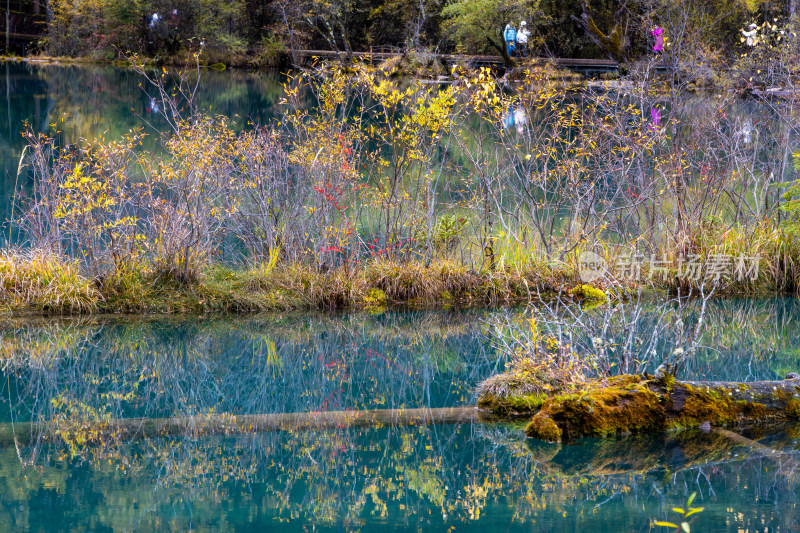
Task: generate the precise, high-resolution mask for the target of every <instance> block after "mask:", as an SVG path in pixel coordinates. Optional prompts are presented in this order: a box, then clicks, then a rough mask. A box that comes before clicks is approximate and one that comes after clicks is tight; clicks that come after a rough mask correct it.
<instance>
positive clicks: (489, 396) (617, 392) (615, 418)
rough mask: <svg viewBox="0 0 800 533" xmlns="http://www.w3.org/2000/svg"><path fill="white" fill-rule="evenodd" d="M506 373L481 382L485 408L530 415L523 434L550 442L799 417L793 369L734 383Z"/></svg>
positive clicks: (798, 383) (799, 386) (799, 388)
mask: <svg viewBox="0 0 800 533" xmlns="http://www.w3.org/2000/svg"><path fill="white" fill-rule="evenodd" d="M511 379H512V378H511V377H509V378H508V380H507V381H505V382H504V381H503V375H501V376H495V377H494V378H491V379H490V380H487V382H484V384H482V386H481V387H480V389H479V390H480V397H479V399H478V405H479V406H480V407H481V408H483V409H486V410H488V411H490V412H495V413H502V414H519V415H530V416H532V419H531V421H530V423H529V424H528V426H527V428H526V429H525V432H526V434H527V435H528V436H529V437H533V438H537V439H542V440H546V441H550V442H559V441H570V440H574V439H578V438H581V437H602V436H606V435H612V434H619V433H623V434H624V433H637V432H653V431H663V430H667V429H670V428H685V427H698V426H699V427H702V426H706V425H707V426H709V427H710V426H717V427H734V426H737V425H741V424H760V423H773V422H776V421H784V420H788V419H793V418H795V419H797V418H800V378H796V377H794V376H793V378H792V379H786V380H783V381H758V382H752V383H736V382H722V381H676V380H675V379H674V378H673V377H672V376H665V377H661V378H658V379H656V378H653V377H652V376H648V375H644V376H634V375H623V376H618V377H615V378H611V379H608V380H605V381H596V382H588V383H582V384H580V385H570V386H564V387H561V388H554V387H553V386H552V384H547V383H545V384H542V386H538V385H537V383H535V380H536V379H537V378H536V377H535V375H534V374H531V375H530V376H528V377H524V378H523V379H522V381H520V376H519V375H514V376H513V381H511ZM525 379H528V380H529V381H530V382H527V383H526V382H525V381H524V380H525ZM509 384H510V385H511V386H509ZM501 385H502V386H501ZM498 391H502V393H498ZM519 391H522V392H521V393H520V392H519Z"/></svg>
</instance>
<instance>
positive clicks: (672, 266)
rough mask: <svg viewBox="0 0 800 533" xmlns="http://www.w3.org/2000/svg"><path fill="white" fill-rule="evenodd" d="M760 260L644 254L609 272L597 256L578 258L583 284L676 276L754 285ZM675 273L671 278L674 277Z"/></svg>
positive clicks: (631, 256) (618, 263)
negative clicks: (747, 282)
mask: <svg viewBox="0 0 800 533" xmlns="http://www.w3.org/2000/svg"><path fill="white" fill-rule="evenodd" d="M760 262H761V257H760V256H750V255H744V254H742V255H739V256H733V255H730V254H710V255H709V256H708V257H705V258H703V257H701V256H699V255H696V254H689V255H688V256H686V257H681V258H679V259H678V260H677V261H676V260H673V259H668V258H667V256H666V255H665V254H662V255H661V257H658V256H657V255H656V254H650V255H649V256H648V255H645V254H641V253H635V254H623V255H620V256H619V257H618V258H617V260H616V262H615V263H614V265H612V266H611V268H609V265H608V261H607V260H606V259H605V258H603V257H602V256H600V255H598V254H596V253H594V252H588V251H587V252H581V254H580V256H579V257H578V275H580V278H581V281H584V282H589V283H591V282H592V281H596V280H598V279H600V278H605V277H607V278H610V279H624V280H631V281H642V280H645V281H652V280H654V279H663V278H665V277H667V276H669V275H674V276H675V277H677V278H678V279H683V280H687V281H695V282H697V281H701V280H702V281H704V282H705V281H713V282H716V281H720V280H724V281H731V280H733V281H755V280H756V279H758V266H759V264H760ZM671 273H672V274H671Z"/></svg>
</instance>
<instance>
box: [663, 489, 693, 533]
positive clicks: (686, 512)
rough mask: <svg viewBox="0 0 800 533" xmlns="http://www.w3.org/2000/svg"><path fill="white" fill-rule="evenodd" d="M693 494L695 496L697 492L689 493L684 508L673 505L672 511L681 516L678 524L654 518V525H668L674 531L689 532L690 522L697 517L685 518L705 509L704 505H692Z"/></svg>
mask: <svg viewBox="0 0 800 533" xmlns="http://www.w3.org/2000/svg"><path fill="white" fill-rule="evenodd" d="M695 496H697V493H696V492H693V493H692V494H691V496H689V499H688V500H686V509H683V508H681V507H673V508H672V511H673V512H674V513H678V514H679V515H681V517H682V520H681V523H680V525H678V524H673V523H672V522H660V521H658V520H656V521H655V522H653V523H654V524H655V525H656V526H662V527H668V528H670V529H674V530H676V531H682V532H684V533H690V532H691V523H692V522H694V520H695V519H696V518H697V517H694V518H692V519H691V520H687V519H688V518H689V517H690V516H693V515H695V514H697V513H700V512H702V511H703V510H704V509H705V507H692V502H693V501H694V498H695Z"/></svg>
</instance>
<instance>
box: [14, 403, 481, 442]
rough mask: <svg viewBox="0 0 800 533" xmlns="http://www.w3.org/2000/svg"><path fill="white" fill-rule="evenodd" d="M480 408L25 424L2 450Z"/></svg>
mask: <svg viewBox="0 0 800 533" xmlns="http://www.w3.org/2000/svg"><path fill="white" fill-rule="evenodd" d="M493 418H494V417H493V416H492V415H491V414H486V413H482V412H481V411H479V410H478V409H476V408H475V407H442V408H434V409H428V408H419V409H374V410H370V411H317V412H309V413H270V414H255V415H232V414H227V413H218V414H205V415H197V416H179V417H171V418H118V419H112V420H90V421H80V420H78V421H75V422H74V423H72V422H71V421H66V422H65V421H63V420H60V421H57V422H51V421H46V422H22V423H16V424H10V423H4V424H0V444H7V443H13V442H14V440H15V439H17V440H20V441H26V440H28V439H30V438H31V437H32V436H35V435H41V434H54V433H55V434H56V435H61V436H78V435H92V436H97V437H96V438H105V437H113V438H115V439H133V438H142V437H156V436H162V435H184V434H188V435H194V436H201V435H220V434H222V435H230V434H239V433H259V432H267V431H298V430H309V429H313V430H322V429H332V428H342V427H374V426H384V425H395V426H397V425H401V426H402V425H406V426H413V425H427V424H462V423H468V422H476V421H478V420H484V419H493Z"/></svg>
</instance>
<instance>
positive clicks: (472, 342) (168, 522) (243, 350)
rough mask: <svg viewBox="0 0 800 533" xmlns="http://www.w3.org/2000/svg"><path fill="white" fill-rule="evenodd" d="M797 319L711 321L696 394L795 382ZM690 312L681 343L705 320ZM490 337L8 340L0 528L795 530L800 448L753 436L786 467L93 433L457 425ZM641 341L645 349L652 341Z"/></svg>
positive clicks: (518, 436) (766, 316) (18, 335)
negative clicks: (322, 413)
mask: <svg viewBox="0 0 800 533" xmlns="http://www.w3.org/2000/svg"><path fill="white" fill-rule="evenodd" d="M796 306H797V302H796V301H795V300H792V299H773V300H738V301H737V300H719V301H712V302H709V305H708V307H707V310H706V315H705V328H704V330H703V335H702V342H701V343H700V344H701V346H703V348H702V349H701V350H699V351H698V352H697V355H696V356H695V358H694V359H692V360H690V361H688V362H687V366H686V373H688V374H690V375H693V376H695V377H720V378H723V379H761V378H772V377H775V376H776V374H777V373H779V372H781V371H783V369H785V368H792V369H794V368H796V367H795V366H794V364H795V361H796V350H797V346H798V343H799V342H800V339H798V337H797V335H798V334H797V333H794V331H795V330H796V328H795V327H794V326H795V322H794V320H795V319H794V316H795V315H796V314H797V308H796ZM653 312H655V308H654V309H647V308H645V309H643V310H642V314H643V316H646V315H647V313H653ZM684 312H685V315H684V321H685V322H686V323H687V324H692V323H693V320H695V318H693V315H692V313H693V312H696V309H693V308H692V307H691V306H689V307H686V308H685V309H684ZM519 313H521V315H520V316H523V317H524V316H526V314H525V312H523V311H519ZM486 317H487V314H486V313H386V314H383V315H379V316H369V315H342V316H323V315H312V316H308V315H288V316H269V317H254V318H247V319H238V320H231V319H214V318H196V319H194V320H189V321H187V320H185V319H184V320H179V319H174V318H165V319H144V320H137V321H131V322H125V323H120V322H117V321H113V320H111V321H109V320H102V319H88V320H84V321H78V322H74V321H44V320H42V321H39V322H38V323H37V321H30V320H28V321H24V322H6V323H5V324H3V325H2V326H0V364H1V365H2V368H3V369H4V373H5V377H6V379H5V380H2V382H3V383H4V387H3V388H4V390H3V391H2V394H0V396H2V398H3V406H4V407H3V415H2V416H3V421H2V422H0V441H2V444H3V446H2V447H0V486H2V487H4V488H5V489H6V491H5V494H7V495H9V496H8V497H7V499H6V501H5V502H3V503H0V524H5V525H9V527H11V526H14V527H23V526H24V527H31V529H37V528H38V529H45V528H46V525H45V524H44V522H42V520H44V518H43V517H42V514H43V513H42V508H41V507H40V505H41V504H40V503H38V502H40V501H49V502H51V503H50V506H51V507H52V508H54V509H55V511H54V513H55V514H52V515H51V516H54V517H59V516H60V517H61V518H59V519H62V520H63V523H70V521H72V522H74V523H79V522H80V521H82V520H85V518H86V517H85V516H83V515H81V514H80V511H79V510H78V509H81V507H82V506H83V508H84V509H85V505H86V504H82V503H81V502H94V503H92V504H91V509H92V513H93V520H94V521H95V522H96V523H97V524H98V527H100V525H103V526H108V527H111V528H116V529H120V530H131V529H155V528H167V529H169V528H172V529H176V530H183V529H186V528H187V527H189V525H190V524H191V526H192V527H194V528H196V529H197V530H203V529H204V528H206V529H215V528H227V529H234V528H236V527H244V524H250V523H261V524H266V525H273V526H274V525H275V524H276V523H281V524H282V525H283V526H285V527H286V528H288V529H289V530H292V529H296V530H301V529H302V527H303V525H305V524H309V523H314V524H317V525H318V526H320V527H323V526H327V527H332V528H344V529H348V530H359V529H364V530H367V529H369V528H371V527H372V526H374V525H376V524H381V527H384V526H387V524H390V525H391V527H393V528H396V529H404V528H410V527H417V528H419V529H428V530H443V529H447V528H448V527H450V526H451V525H456V526H457V527H458V529H459V530H460V529H464V528H467V529H469V528H470V527H471V525H476V527H485V524H486V523H488V522H491V523H500V522H501V523H502V524H503V527H504V528H505V529H508V530H523V529H528V530H529V529H530V527H531V526H530V524H531V523H532V521H535V523H536V524H539V525H541V527H542V528H543V529H546V530H549V531H574V530H591V529H592V528H600V527H608V528H615V529H616V530H624V531H630V530H642V529H647V528H648V527H649V526H648V525H649V520H650V519H651V518H654V517H658V518H662V519H663V518H667V515H668V513H669V509H670V508H671V507H672V506H675V505H679V504H681V503H682V502H683V501H685V498H686V497H687V496H688V494H690V493H691V492H694V491H697V492H698V493H699V498H700V500H701V503H700V505H704V506H706V507H707V510H706V511H705V512H704V513H703V514H702V516H701V519H700V520H699V521H698V522H697V527H698V530H704V529H705V526H704V524H706V525H708V527H715V528H718V529H725V528H728V529H731V530H733V529H736V528H740V529H745V530H747V529H754V528H756V525H758V524H761V526H760V527H764V524H771V526H770V527H774V528H777V529H779V530H784V529H785V528H787V527H789V526H790V525H791V524H792V523H793V522H792V519H791V518H786V516H792V513H795V512H797V510H798V506H797V497H798V495H800V492H799V491H798V488H797V485H796V484H795V477H794V475H789V473H788V470H789V469H790V468H792V467H791V466H789V463H790V462H791V461H794V460H795V459H794V457H795V456H796V450H797V447H798V446H797V440H796V437H797V435H796V431H794V430H792V431H790V432H785V433H780V434H776V435H771V436H767V437H766V438H762V436H760V435H750V437H751V438H758V439H761V440H760V442H762V443H766V444H767V445H768V446H771V447H773V448H775V449H776V450H779V451H787V452H789V454H788V455H780V457H779V458H778V460H777V462H776V459H774V458H770V457H764V456H763V454H761V453H757V452H756V451H754V450H752V449H748V448H743V447H742V446H741V445H738V444H736V443H735V442H729V441H725V440H724V439H722V440H720V438H719V437H713V436H712V437H709V436H708V435H704V434H695V435H689V434H686V435H684V436H676V435H668V436H666V437H664V436H662V437H659V438H661V439H662V440H658V438H656V440H641V439H639V438H634V437H627V438H621V439H608V440H604V441H588V442H584V443H580V444H579V445H576V446H565V447H561V446H560V445H550V444H543V443H539V444H535V443H532V442H528V441H526V440H525V439H523V438H522V432H521V430H520V429H519V428H517V427H508V426H503V425H470V424H460V425H454V426H441V425H434V426H412V427H380V428H354V427H340V428H336V429H331V430H325V431H306V430H297V431H282V432H272V433H250V434H248V433H243V434H239V433H237V434H227V435H226V434H221V435H200V436H198V433H197V432H196V431H194V432H193V431H192V430H191V429H190V428H187V430H186V433H185V434H184V435H171V436H159V435H148V436H143V435H140V436H139V437H138V438H133V439H131V438H129V437H130V435H117V434H115V433H114V432H113V431H106V432H104V431H103V429H102V421H104V420H110V419H119V418H130V417H137V416H147V417H155V416H188V415H203V414H207V413H212V412H213V413H275V412H296V411H303V412H307V411H313V410H326V409H327V410H344V409H367V408H402V407H406V408H411V407H420V406H442V405H468V404H470V403H471V402H472V401H473V396H472V394H473V387H474V385H475V384H476V383H477V382H478V381H480V380H481V379H483V378H485V377H487V376H488V375H491V374H493V373H495V372H497V371H498V370H500V369H502V367H503V362H502V361H501V360H500V359H499V357H498V355H497V354H496V353H495V352H493V351H492V348H491V344H492V340H491V339H492V337H493V336H496V335H498V334H499V332H498V331H497V330H496V329H493V328H490V327H488V326H487V322H486ZM637 324H639V325H640V326H641V328H642V330H641V335H646V334H647V331H648V330H647V326H648V324H652V321H648V320H641V321H640V322H638V323H637ZM622 333H623V332H621V333H620V334H622ZM12 419H13V421H14V424H15V426H14V428H12V427H11V424H10V422H11V420H12ZM29 421H49V422H51V423H53V422H55V424H52V425H50V426H47V425H38V426H33V427H36V428H39V430H38V431H33V432H32V433H30V434H29V439H27V438H25V439H23V438H22V435H23V434H24V432H23V431H22V429H21V428H23V427H24V425H25V424H26V422H29ZM98 422H100V424H98ZM28 427H31V425H30V424H29V425H28ZM48 427H49V429H47V428H48ZM89 428H94V429H93V430H92V431H90V430H89ZM81 430H84V431H83V433H81ZM15 436H16V438H15ZM698 439H699V440H698ZM784 460H785V462H781V461H784ZM790 460H791V461H790ZM134 500H135V502H136V503H135V504H134V503H133V502H134ZM176 502H183V503H180V504H177V503H176ZM245 508H246V512H245V511H244V510H243V509H245ZM776 509H777V510H778V511H776ZM743 510H747V512H746V513H744V512H742V513H741V515H740V514H739V512H740V511H743ZM59 513H62V514H61V515H59ZM189 517H191V518H189ZM190 521H191V522H190ZM487 521H488V522H487ZM482 524H483V525H482ZM721 524H722V525H721ZM387 527H388V526H387Z"/></svg>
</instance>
